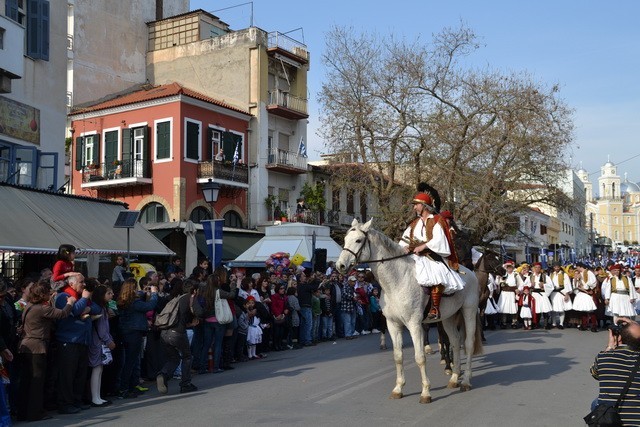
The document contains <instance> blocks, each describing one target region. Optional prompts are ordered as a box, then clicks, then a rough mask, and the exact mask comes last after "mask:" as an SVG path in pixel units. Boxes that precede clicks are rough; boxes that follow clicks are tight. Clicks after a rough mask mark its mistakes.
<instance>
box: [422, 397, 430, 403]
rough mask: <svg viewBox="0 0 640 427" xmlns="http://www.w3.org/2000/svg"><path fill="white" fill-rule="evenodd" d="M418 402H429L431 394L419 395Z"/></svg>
mask: <svg viewBox="0 0 640 427" xmlns="http://www.w3.org/2000/svg"><path fill="white" fill-rule="evenodd" d="M420 403H431V396H420Z"/></svg>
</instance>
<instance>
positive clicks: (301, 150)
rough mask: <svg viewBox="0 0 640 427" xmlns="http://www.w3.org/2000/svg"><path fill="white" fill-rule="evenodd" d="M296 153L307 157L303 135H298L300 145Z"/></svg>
mask: <svg viewBox="0 0 640 427" xmlns="http://www.w3.org/2000/svg"><path fill="white" fill-rule="evenodd" d="M298 154H299V155H301V156H302V157H307V146H306V145H305V143H304V137H302V136H301V137H300V145H299V146H298Z"/></svg>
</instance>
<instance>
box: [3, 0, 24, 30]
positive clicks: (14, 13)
mask: <svg viewBox="0 0 640 427" xmlns="http://www.w3.org/2000/svg"><path fill="white" fill-rule="evenodd" d="M24 1H25V0H6V1H5V9H4V12H5V15H6V16H7V18H9V19H12V20H14V21H16V22H17V23H18V24H20V25H24V16H25V13H24Z"/></svg>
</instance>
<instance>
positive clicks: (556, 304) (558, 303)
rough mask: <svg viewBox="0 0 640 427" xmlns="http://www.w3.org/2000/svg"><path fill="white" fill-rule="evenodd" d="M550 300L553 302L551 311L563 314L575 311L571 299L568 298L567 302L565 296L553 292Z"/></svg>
mask: <svg viewBox="0 0 640 427" xmlns="http://www.w3.org/2000/svg"><path fill="white" fill-rule="evenodd" d="M550 300H551V311H555V312H557V313H562V312H563V311H569V310H572V309H573V304H571V298H568V301H565V300H564V295H562V294H561V293H560V292H552V293H551V298H550Z"/></svg>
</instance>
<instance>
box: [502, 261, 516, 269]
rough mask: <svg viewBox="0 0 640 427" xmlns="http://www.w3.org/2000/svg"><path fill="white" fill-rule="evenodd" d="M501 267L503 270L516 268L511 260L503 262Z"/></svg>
mask: <svg viewBox="0 0 640 427" xmlns="http://www.w3.org/2000/svg"><path fill="white" fill-rule="evenodd" d="M502 266H503V267H504V268H507V267H515V266H516V263H515V262H513V261H512V260H507V261H505V262H504V264H502Z"/></svg>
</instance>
